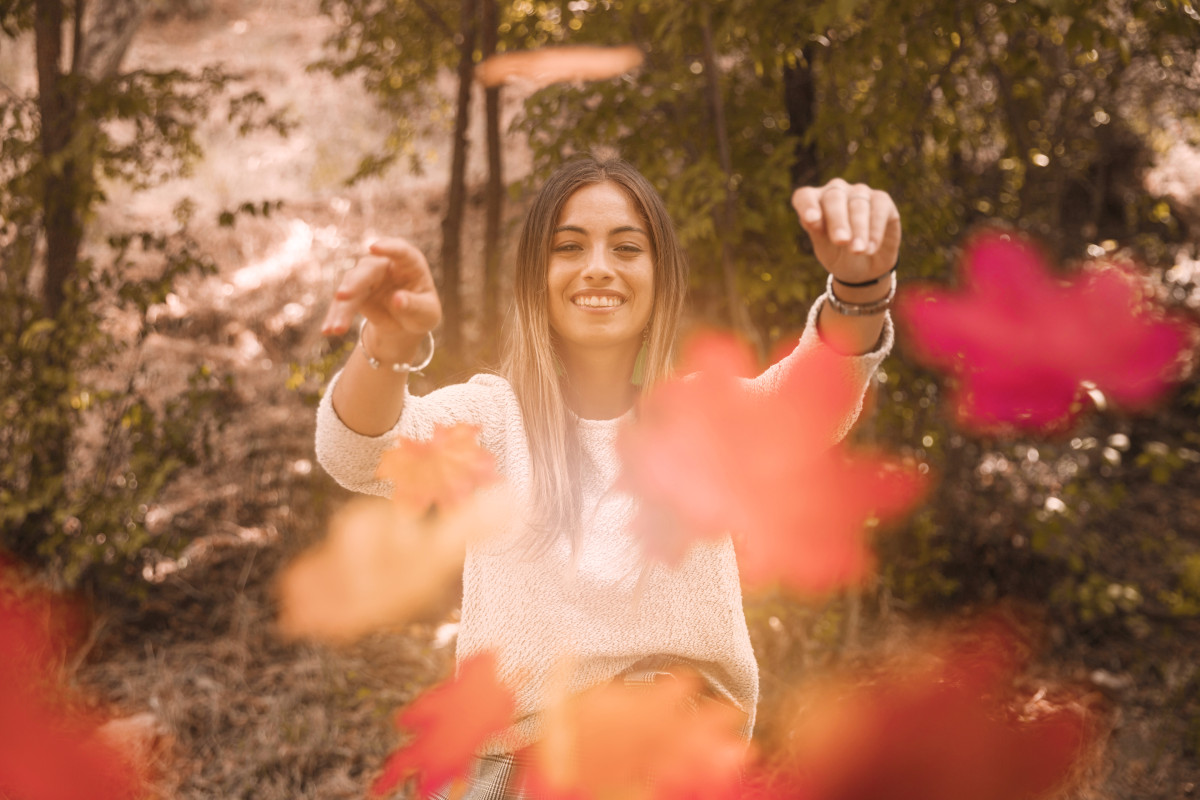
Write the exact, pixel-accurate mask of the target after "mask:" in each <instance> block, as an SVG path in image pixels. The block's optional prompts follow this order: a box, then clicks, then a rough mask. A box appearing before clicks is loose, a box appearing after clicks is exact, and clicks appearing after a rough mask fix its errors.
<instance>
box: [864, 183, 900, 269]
mask: <svg viewBox="0 0 1200 800" xmlns="http://www.w3.org/2000/svg"><path fill="white" fill-rule="evenodd" d="M870 229H871V234H870V237H871V238H870V247H869V248H868V249H867V253H868V254H869V255H875V254H876V253H878V252H880V250H881V248H882V249H884V250H888V249H896V250H899V247H900V211H899V210H898V209H897V208H896V203H895V202H894V201H893V200H892V197H891V195H889V194H888V193H887V192H875V193H874V198H873V200H872V202H871V222H870Z"/></svg>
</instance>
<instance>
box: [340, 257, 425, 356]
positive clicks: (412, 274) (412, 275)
mask: <svg viewBox="0 0 1200 800" xmlns="http://www.w3.org/2000/svg"><path fill="white" fill-rule="evenodd" d="M358 314H362V315H363V316H364V317H366V319H367V321H368V322H370V323H371V324H370V329H371V330H370V341H369V342H368V347H369V349H370V352H371V355H372V356H374V357H375V358H377V359H379V360H380V361H382V362H384V363H399V362H404V361H409V360H410V358H411V356H412V354H413V351H414V350H415V349H416V347H417V345H418V344H419V343H420V341H421V339H423V338H424V336H425V334H426V333H428V332H429V331H432V330H433V329H434V328H436V327H437V326H438V323H439V322H441V321H442V304H441V301H439V300H438V294H437V288H436V287H435V286H434V283H433V275H432V274H431V273H430V271H429V262H428V261H426V260H425V256H424V254H423V253H421V251H420V250H418V249H417V248H416V247H414V246H413V245H412V244H411V243H410V242H408V241H407V240H405V239H401V238H390V239H380V240H379V241H377V242H374V243H373V244H372V245H371V246H370V252H369V253H368V254H367V255H365V256H363V257H362V258H360V259H359V260H358V262H357V263H356V264H355V265H354V266H353V267H352V268H350V269H348V270H346V271H345V272H344V273H342V279H341V282H340V283H339V284H338V288H337V291H336V292H334V295H333V303H332V304H330V306H329V311H328V313H326V315H325V321H324V322H323V323H322V325H321V333H323V334H325V335H326V336H338V335H341V334H344V333H345V332H346V331H348V330H349V329H350V326H351V324H353V322H354V318H355V317H356V316H357V315H358ZM366 334H367V332H366V331H364V336H366Z"/></svg>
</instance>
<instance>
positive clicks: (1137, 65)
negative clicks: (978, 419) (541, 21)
mask: <svg viewBox="0 0 1200 800" xmlns="http://www.w3.org/2000/svg"><path fill="white" fill-rule="evenodd" d="M706 5H707V9H705V7H704V5H702V4H665V3H664V4H652V3H631V2H621V0H612V2H608V3H593V4H590V5H589V6H588V7H587V10H586V11H585V12H584V13H583V14H582V16H581V24H580V25H579V26H578V30H577V31H576V32H575V33H572V34H569V35H568V37H567V38H568V40H569V41H572V42H589V43H598V44H624V43H629V42H633V43H635V44H637V45H638V46H639V47H641V48H642V49H643V50H644V51H645V53H646V62H645V65H644V66H643V68H642V69H641V70H640V71H639V72H638V73H637V74H635V75H633V76H630V77H626V78H622V79H618V80H613V81H609V82H604V83H598V84H590V85H587V86H574V87H563V86H559V87H551V88H548V89H546V90H543V91H542V92H539V93H537V94H536V95H534V96H533V97H531V98H530V100H529V101H528V102H527V103H526V108H525V117H524V119H523V120H519V122H518V125H519V127H520V129H521V130H522V131H524V132H525V133H526V134H527V135H528V137H529V141H530V142H531V145H532V147H533V152H534V167H535V170H534V175H532V176H531V182H537V181H538V180H541V179H542V178H543V177H544V175H545V174H546V173H548V172H549V171H550V170H552V169H553V168H554V167H555V166H557V165H558V164H559V163H560V162H561V161H562V160H563V159H564V158H566V157H569V155H570V154H571V153H573V152H578V151H581V150H586V149H589V148H597V147H612V148H615V149H617V150H618V151H619V152H620V153H621V154H622V155H624V156H625V157H626V158H628V159H630V160H631V161H633V162H634V163H635V164H637V165H638V166H639V167H640V168H641V169H643V170H644V171H645V172H646V174H647V175H648V176H649V177H650V178H651V180H652V181H653V182H654V183H655V184H656V185H657V186H658V187H659V189H660V190H661V192H662V194H663V196H664V198H665V200H666V202H667V205H668V207H669V209H670V211H671V214H672V216H673V218H674V219H675V220H676V222H677V225H678V227H679V231H680V233H681V236H682V238H683V240H684V243H685V245H686V246H687V248H688V252H689V256H690V259H691V261H692V264H693V268H694V276H693V292H694V296H696V297H698V298H699V302H697V303H696V304H695V305H696V309H697V311H698V312H699V313H700V314H701V315H703V316H708V317H710V318H711V317H714V316H716V309H719V308H720V303H718V302H716V300H715V298H716V297H718V296H719V295H720V293H721V280H720V274H719V272H718V270H717V264H718V254H719V253H720V251H721V246H722V244H723V243H731V244H732V246H733V249H734V251H735V253H736V254H737V269H738V281H739V283H738V290H739V294H740V296H741V297H742V298H744V299H745V300H746V301H747V303H748V304H749V305H750V307H751V309H752V316H753V318H754V320H755V322H756V323H757V325H758V327H759V329H760V330H761V331H762V332H763V333H765V334H766V335H767V338H768V340H778V339H780V337H782V336H784V335H786V334H787V333H788V332H790V331H795V330H797V329H799V328H800V327H801V325H802V324H803V316H802V315H803V314H804V311H805V309H806V308H807V305H808V303H809V302H810V301H811V299H812V298H813V297H814V296H815V295H816V294H817V293H818V292H819V291H820V290H821V286H820V282H821V279H822V278H823V273H822V271H821V270H820V268H819V266H818V265H817V264H816V263H815V262H814V261H813V260H812V259H811V257H810V256H808V255H807V254H805V253H804V245H803V243H802V241H801V240H802V234H801V233H800V229H799V226H798V225H797V224H796V220H795V217H794V213H793V212H792V210H791V208H790V207H789V204H788V202H787V201H788V195H789V194H790V191H791V189H792V186H793V181H805V182H812V183H821V182H824V181H825V180H828V179H829V178H832V177H834V176H837V175H840V176H843V177H845V178H846V179H848V180H851V181H863V182H866V183H869V184H871V185H873V186H876V187H879V188H883V189H886V190H888V191H889V192H891V194H892V195H893V197H894V198H895V199H896V201H897V204H898V205H899V206H900V209H901V215H902V218H903V220H904V228H905V250H904V253H903V254H902V257H901V258H902V262H901V266H902V270H903V275H904V276H905V278H911V277H938V276H943V275H946V274H947V273H948V271H949V268H950V266H951V265H952V263H953V260H954V253H955V249H956V247H957V246H958V244H959V242H960V240H961V238H962V237H963V236H964V235H965V234H966V233H967V232H969V231H970V230H971V229H973V228H974V227H976V226H978V225H981V224H987V223H1000V224H1005V225H1014V226H1019V227H1021V228H1024V229H1026V230H1028V231H1030V232H1033V233H1035V234H1039V235H1041V236H1042V237H1043V238H1044V239H1045V240H1046V242H1047V244H1048V245H1049V247H1050V249H1051V251H1052V252H1054V253H1055V254H1057V255H1058V256H1059V257H1061V258H1064V259H1071V258H1080V257H1083V256H1084V255H1085V253H1087V252H1088V250H1087V247H1088V245H1089V244H1091V245H1092V246H1093V247H1094V246H1095V245H1096V243H1099V242H1104V243H1105V249H1106V250H1108V251H1110V252H1111V251H1112V250H1113V249H1115V248H1117V247H1119V246H1122V245H1123V246H1127V247H1130V248H1132V251H1133V252H1136V253H1140V254H1141V256H1142V257H1143V258H1145V259H1146V260H1148V261H1149V262H1150V263H1151V264H1161V263H1170V261H1169V260H1170V259H1171V258H1172V257H1173V255H1174V253H1173V246H1175V245H1173V242H1177V241H1178V240H1179V238H1180V236H1181V234H1182V229H1181V228H1180V226H1179V224H1178V221H1177V220H1176V219H1175V218H1174V216H1173V213H1172V211H1171V207H1170V204H1169V203H1167V202H1164V201H1162V200H1161V199H1158V198H1153V197H1150V196H1147V195H1146V193H1145V191H1144V188H1143V187H1142V185H1141V172H1142V169H1143V168H1144V167H1145V166H1146V165H1147V164H1148V163H1149V161H1150V158H1151V156H1152V154H1153V148H1154V146H1155V143H1156V141H1157V139H1158V138H1159V136H1160V134H1159V133H1158V131H1159V126H1160V125H1162V124H1163V120H1169V119H1172V118H1175V119H1179V118H1194V117H1195V115H1196V114H1197V112H1198V110H1200V104H1198V101H1200V98H1198V96H1197V95H1196V93H1195V92H1194V90H1193V89H1191V88H1190V86H1191V84H1190V82H1189V81H1190V80H1191V78H1189V75H1190V74H1191V71H1192V69H1193V66H1194V64H1195V59H1196V56H1195V53H1196V50H1197V45H1198V44H1200V25H1197V22H1196V18H1197V14H1196V12H1195V10H1194V9H1193V7H1192V6H1191V5H1190V4H1188V3H1175V4H1141V3H1130V2H1122V1H1119V0H1114V1H1113V2H1106V3H1099V4H1097V3H1090V2H1082V1H1077V0H1054V1H1053V2H1050V1H1049V0H1048V1H1047V2H1036V3H1012V2H984V3H978V4H963V3H953V4H947V3H938V2H933V0H904V2H894V3H856V2H842V1H841V0H825V2H819V3H816V4H807V5H801V4H795V3H785V2H781V1H780V2H765V3H764V2H756V3H750V2H742V1H739V0H721V2H709V3H707V4H706ZM706 19H707V21H708V24H709V25H710V26H711V27H710V33H711V36H712V41H713V44H714V49H715V50H716V55H717V58H716V64H717V66H718V69H719V72H720V74H719V75H718V76H717V77H718V84H719V87H720V93H721V99H722V101H723V106H724V115H725V120H726V133H727V134H728V138H729V143H730V149H731V161H732V166H733V169H732V175H726V174H725V172H724V171H723V170H722V169H721V161H720V157H719V152H718V140H717V137H716V131H715V127H714V126H715V120H716V117H715V116H714V109H713V107H712V103H711V102H709V101H708V100H707V99H706V95H705V92H706V87H707V85H708V84H707V77H708V76H707V75H706V74H705V70H706V64H705V61H704V58H703V55H704V35H703V34H704V26H705V22H706ZM727 192H735V193H736V209H737V219H736V220H735V221H734V223H733V225H732V227H731V228H726V229H722V227H721V226H720V225H719V224H718V215H717V214H716V213H715V211H716V209H718V208H719V206H720V205H721V204H722V202H723V201H724V198H725V196H726V193H727ZM886 378H887V382H886V383H885V384H883V385H882V386H881V393H882V398H881V403H880V408H879V410H878V412H877V417H876V424H875V426H874V429H875V432H876V435H877V436H878V437H880V438H882V439H885V440H887V441H888V442H889V443H890V446H891V447H894V448H897V449H899V450H900V451H901V452H902V453H904V454H906V455H908V456H911V457H913V458H915V459H917V460H919V461H922V462H925V463H927V464H929V465H930V466H931V467H932V471H933V473H934V474H935V476H936V477H937V479H938V480H937V482H936V487H935V489H934V493H933V495H932V496H931V497H930V499H929V502H928V503H927V505H926V507H925V508H924V509H923V510H922V511H921V512H920V513H918V514H917V515H915V516H914V518H913V519H912V520H911V521H910V522H909V524H908V525H906V526H905V527H904V529H903V530H901V531H897V532H895V533H893V534H890V535H885V536H883V537H881V538H880V540H879V546H880V550H881V557H882V562H883V586H882V591H884V592H886V593H887V595H888V596H889V597H891V598H893V599H894V601H895V602H898V603H900V604H901V605H904V606H906V607H916V606H923V607H939V606H944V605H958V604H961V603H964V602H990V601H993V600H995V599H997V598H999V597H1004V596H1016V597H1022V598H1026V599H1029V600H1032V601H1035V602H1037V603H1039V604H1043V605H1045V606H1047V607H1048V608H1049V609H1051V613H1053V614H1054V615H1055V616H1056V618H1059V619H1063V620H1068V621H1071V622H1072V623H1073V624H1076V625H1081V626H1084V627H1086V626H1088V625H1093V624H1103V623H1104V622H1105V621H1106V620H1120V621H1123V622H1124V623H1125V624H1126V626H1127V627H1128V629H1129V630H1130V632H1132V633H1134V634H1136V635H1140V633H1141V632H1144V629H1145V624H1146V619H1147V617H1146V616H1145V614H1147V613H1153V614H1155V615H1158V614H1160V613H1167V614H1168V615H1169V614H1171V613H1182V612H1183V611H1184V610H1185V609H1188V608H1190V606H1189V605H1188V604H1187V603H1186V602H1185V601H1184V600H1183V599H1182V598H1184V597H1186V596H1188V595H1187V592H1186V591H1185V590H1184V589H1183V584H1185V583H1186V580H1184V579H1182V578H1181V581H1180V585H1179V586H1177V587H1173V588H1172V589H1171V590H1170V591H1169V592H1168V594H1167V595H1166V596H1168V597H1170V598H1172V601H1173V603H1174V605H1173V606H1171V605H1170V604H1169V603H1168V604H1166V605H1168V606H1170V609H1167V608H1164V605H1163V604H1162V603H1160V602H1159V601H1158V600H1157V599H1156V598H1157V597H1158V595H1157V594H1156V592H1155V587H1154V586H1153V581H1154V579H1153V578H1152V577H1151V576H1152V575H1153V569H1152V568H1148V567H1146V566H1143V565H1144V564H1146V563H1147V562H1150V563H1151V564H1153V563H1158V564H1160V565H1162V564H1169V563H1172V561H1171V559H1172V558H1175V557H1178V556H1180V555H1181V554H1186V553H1187V552H1188V550H1187V548H1189V547H1193V546H1200V543H1191V542H1188V541H1186V539H1180V540H1179V541H1178V542H1174V543H1170V544H1167V543H1163V542H1161V541H1159V539H1158V537H1157V533H1158V531H1157V530H1155V529H1154V528H1152V527H1148V526H1147V524H1146V520H1145V519H1143V518H1141V517H1139V516H1138V515H1137V514H1136V513H1135V510H1136V509H1132V508H1128V507H1126V505H1125V504H1126V503H1127V502H1128V494H1127V493H1126V492H1125V490H1124V489H1123V486H1124V483H1125V482H1126V481H1129V482H1137V484H1138V486H1139V493H1143V492H1144V484H1143V483H1142V482H1143V481H1144V479H1145V478H1147V477H1148V478H1149V479H1150V480H1151V481H1155V482H1157V483H1158V484H1159V485H1162V486H1164V487H1165V486H1166V485H1168V484H1170V483H1172V482H1173V481H1176V480H1178V479H1179V477H1180V476H1181V475H1183V474H1185V473H1186V472H1187V470H1188V469H1189V468H1190V467H1191V466H1192V465H1191V464H1190V463H1186V462H1185V461H1184V460H1181V459H1186V456H1185V455H1182V454H1181V452H1180V446H1179V444H1180V443H1179V437H1178V436H1176V437H1175V439H1174V440H1173V442H1174V443H1169V444H1163V445H1162V446H1163V447H1164V448H1165V450H1161V452H1160V451H1158V450H1155V449H1154V448H1151V449H1150V450H1149V451H1148V452H1147V453H1145V454H1143V455H1141V456H1137V457H1135V458H1134V459H1133V461H1132V463H1128V462H1126V463H1120V464H1118V465H1114V464H1113V463H1112V460H1111V459H1112V457H1113V454H1116V459H1117V460H1118V461H1120V460H1121V456H1120V454H1119V453H1116V451H1115V450H1113V449H1112V448H1111V447H1106V446H1105V444H1104V443H1103V442H1104V440H1105V439H1106V438H1107V436H1108V432H1104V431H1102V430H1100V429H1099V428H1096V429H1092V430H1089V432H1088V434H1087V435H1083V436H1080V437H1078V438H1077V439H1075V440H1073V441H1072V442H1065V443H1064V442H1059V441H1051V442H1044V441H1031V440H1022V439H1018V438H1013V439H1010V440H994V439H988V438H982V437H975V436H971V435H968V434H966V433H964V432H962V431H960V430H958V429H957V428H956V427H955V425H954V424H953V423H952V422H951V421H950V420H949V419H948V414H947V411H948V409H947V407H946V404H945V401H944V400H943V399H942V397H941V395H942V392H941V391H940V383H941V379H940V378H937V377H936V376H933V375H931V374H929V373H927V372H925V371H924V370H921V369H918V368H916V367H915V366H913V365H911V364H908V363H905V362H904V361H903V360H899V359H894V362H893V363H892V364H890V365H889V366H888V369H887V376H886ZM1191 418H1192V419H1193V420H1194V418H1195V415H1194V412H1193V413H1192V415H1191ZM1101 424H1113V423H1112V422H1111V421H1109V422H1108V423H1103V422H1101V423H1097V425H1101ZM1109 451H1112V452H1111V453H1110V452H1109ZM1051 465H1052V466H1051ZM1001 467H1002V468H1001ZM1122 476H1123V477H1122ZM1143 502H1144V501H1143ZM1048 503H1049V505H1047V504H1048ZM1114 520H1120V521H1119V522H1116V521H1114ZM1150 550H1154V551H1155V552H1154V554H1153V555H1149V554H1148V552H1149V551H1150ZM1135 553H1136V555H1135ZM1153 559H1161V560H1160V561H1157V562H1154V561H1153ZM1185 563H1190V562H1185ZM1160 571H1161V567H1160ZM1185 574H1186V573H1185ZM1172 592H1173V593H1172ZM1172 609H1173V610H1172Z"/></svg>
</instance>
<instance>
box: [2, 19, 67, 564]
mask: <svg viewBox="0 0 1200 800" xmlns="http://www.w3.org/2000/svg"><path fill="white" fill-rule="evenodd" d="M34 13H35V18H34V45H35V48H36V52H37V79H38V113H39V116H40V118H41V129H40V131H39V134H40V138H41V150H42V163H41V167H42V171H43V178H42V232H43V233H44V235H45V237H46V270H45V273H44V276H43V282H42V287H41V289H42V291H41V301H42V312H43V314H44V315H45V317H47V318H49V319H51V320H56V319H57V318H58V317H60V316H61V314H62V311H63V305H64V303H65V302H66V298H67V290H68V287H69V285H70V283H71V281H72V280H73V279H74V276H75V272H76V269H77V264H78V260H79V247H80V242H81V240H82V235H83V226H82V223H81V218H80V213H79V211H78V209H77V204H78V203H79V202H80V199H81V194H82V193H83V190H82V189H81V188H80V186H79V175H78V172H77V170H78V165H77V163H76V156H74V155H72V154H71V152H70V146H71V139H72V137H73V134H74V132H75V125H76V122H77V119H76V106H75V98H74V96H73V92H74V81H73V79H72V78H71V77H70V76H68V75H65V74H64V73H63V71H62V62H63V35H64V33H63V21H64V17H65V15H64V12H63V3H62V0H37V2H36V4H35V6H34ZM73 361H74V353H73V352H72V351H71V347H70V344H69V343H68V342H66V341H65V340H64V338H63V336H62V335H61V334H60V333H59V332H58V331H57V330H55V331H53V332H52V333H51V334H50V336H49V343H48V346H47V347H46V349H45V351H44V352H43V354H42V356H41V358H40V363H37V364H34V365H32V366H33V369H37V370H41V372H42V374H43V375H55V376H58V380H57V384H58V386H59V387H61V390H62V391H64V392H65V391H68V387H69V386H70V376H71V370H72V367H73V366H74V364H73ZM35 430H36V434H35V435H36V436H37V437H38V439H39V440H40V442H39V452H38V459H37V460H36V461H34V462H32V463H31V464H30V465H29V467H30V475H29V481H30V489H31V490H32V494H34V495H35V496H37V497H38V498H39V501H40V502H41V503H44V505H40V507H38V508H36V509H34V510H33V511H32V512H31V513H30V514H29V516H28V517H26V518H25V520H24V521H23V522H22V523H19V525H18V528H19V532H18V535H17V536H16V537H14V538H8V537H6V543H7V545H8V546H9V547H10V548H11V549H12V551H13V553H14V554H15V555H16V556H17V557H18V558H25V559H31V558H32V557H33V556H34V554H35V553H36V552H37V549H38V547H39V545H40V544H41V542H42V541H43V539H44V537H45V536H46V535H47V534H49V533H50V532H51V531H52V530H53V527H54V512H55V510H56V508H57V507H58V506H59V505H60V504H61V503H60V502H59V501H60V499H61V498H62V494H63V478H64V476H65V475H66V472H67V466H68V462H69V455H70V449H71V423H70V419H69V418H68V417H66V416H64V415H62V414H56V415H49V416H48V417H47V418H46V420H45V422H43V423H42V424H41V425H39V426H37V427H36V428H35Z"/></svg>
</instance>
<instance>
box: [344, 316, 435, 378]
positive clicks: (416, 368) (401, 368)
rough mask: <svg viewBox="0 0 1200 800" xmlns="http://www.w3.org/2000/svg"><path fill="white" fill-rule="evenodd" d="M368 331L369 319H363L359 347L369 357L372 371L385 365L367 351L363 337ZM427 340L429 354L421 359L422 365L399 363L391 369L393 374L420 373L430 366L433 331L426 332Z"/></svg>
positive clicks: (359, 331) (359, 329) (359, 330)
mask: <svg viewBox="0 0 1200 800" xmlns="http://www.w3.org/2000/svg"><path fill="white" fill-rule="evenodd" d="M366 329H367V318H366V317H363V321H362V324H361V325H359V326H358V346H359V347H361V348H362V351H363V355H364V356H366V357H367V363H368V364H370V365H371V369H379V368H380V367H381V366H383V365H382V364H381V363H380V361H379V359H378V358H375V356H373V355H371V353H370V352H369V351H368V350H367V340H366V338H365V337H364V335H363V333H364V331H366ZM425 338H426V339H427V340H428V341H429V353H428V354H426V356H425V358H423V359H421V363H420V364H407V363H405V362H403V361H399V362H397V363H395V364H392V365H391V366H390V367H389V368H390V369H391V370H392V372H406V373H407V372H420V371H421V370H423V369H425V368H426V367H428V366H429V362H430V361H433V331H426V332H425Z"/></svg>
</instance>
